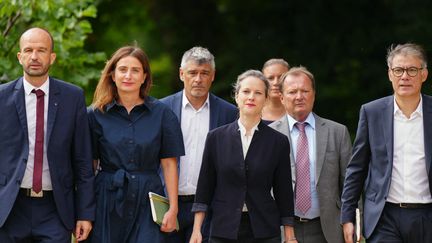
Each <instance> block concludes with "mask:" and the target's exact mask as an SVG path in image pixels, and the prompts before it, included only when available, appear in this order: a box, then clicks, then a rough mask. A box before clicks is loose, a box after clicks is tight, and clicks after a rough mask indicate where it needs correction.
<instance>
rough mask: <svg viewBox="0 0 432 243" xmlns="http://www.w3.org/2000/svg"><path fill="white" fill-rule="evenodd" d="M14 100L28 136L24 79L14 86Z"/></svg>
mask: <svg viewBox="0 0 432 243" xmlns="http://www.w3.org/2000/svg"><path fill="white" fill-rule="evenodd" d="M13 96H14V101H15V106H16V109H17V113H18V117H19V120H20V124H21V126H22V128H23V131H24V134H25V136H26V137H28V127H27V114H26V105H25V98H24V87H23V79H22V78H20V79H18V81H17V83H16V84H15V88H14V93H13Z"/></svg>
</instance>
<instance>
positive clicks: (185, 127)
mask: <svg viewBox="0 0 432 243" xmlns="http://www.w3.org/2000/svg"><path fill="white" fill-rule="evenodd" d="M181 112H182V113H181V129H182V133H183V142H184V146H185V152H186V153H185V155H184V156H181V157H180V173H179V195H195V192H196V188H197V183H198V177H199V173H200V169H201V163H202V156H203V152H204V145H205V140H206V138H207V133H208V132H209V129H210V101H209V96H208V95H207V100H206V101H205V102H204V104H203V105H202V106H201V108H199V109H198V110H195V108H194V107H193V106H192V105H191V104H190V103H189V100H188V99H187V97H186V95H185V92H183V100H182V111H181Z"/></svg>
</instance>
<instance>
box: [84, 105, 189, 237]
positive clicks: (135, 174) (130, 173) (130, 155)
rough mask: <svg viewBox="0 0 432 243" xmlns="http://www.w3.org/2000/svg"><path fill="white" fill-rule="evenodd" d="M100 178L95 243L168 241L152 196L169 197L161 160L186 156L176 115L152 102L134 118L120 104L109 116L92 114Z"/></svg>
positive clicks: (134, 111)
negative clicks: (157, 220) (157, 219)
mask: <svg viewBox="0 0 432 243" xmlns="http://www.w3.org/2000/svg"><path fill="white" fill-rule="evenodd" d="M88 115H89V121H90V128H91V133H92V142H93V144H92V145H93V158H94V159H95V160H97V159H98V160H99V161H100V167H101V171H100V172H99V173H98V174H97V176H96V205H97V206H96V220H95V223H94V228H93V233H92V242H98V243H99V242H104V243H122V242H125V243H126V242H127V243H133V242H164V235H163V233H162V232H161V231H160V227H159V226H158V225H157V224H155V223H154V222H153V220H152V216H151V209H150V202H149V198H148V192H150V191H151V192H155V193H158V194H161V195H163V194H164V188H163V186H162V183H161V179H160V177H159V175H158V169H159V167H160V159H163V158H170V157H179V156H182V155H184V146H183V138H182V134H181V128H180V125H179V122H178V119H177V117H176V116H175V114H174V113H173V112H172V111H171V110H170V109H169V108H168V107H166V106H165V105H164V104H162V103H161V102H159V101H158V100H157V99H155V98H152V97H147V98H146V99H145V101H144V104H142V105H138V106H135V107H134V108H133V109H132V110H131V112H130V113H129V114H128V113H127V111H126V109H125V108H124V107H123V106H122V105H120V104H118V103H117V102H116V101H113V102H112V103H110V104H108V105H107V106H106V111H105V112H104V113H102V112H100V111H99V110H97V109H94V108H89V109H88Z"/></svg>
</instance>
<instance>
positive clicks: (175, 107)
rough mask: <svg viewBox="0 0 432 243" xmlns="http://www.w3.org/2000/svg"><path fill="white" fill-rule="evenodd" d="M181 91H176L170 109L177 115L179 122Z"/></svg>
mask: <svg viewBox="0 0 432 243" xmlns="http://www.w3.org/2000/svg"><path fill="white" fill-rule="evenodd" d="M183 92H184V91H180V92H177V94H175V95H174V101H173V103H172V110H173V112H174V114H175V115H176V116H177V119H178V120H179V122H180V123H181V111H182V105H183V104H182V102H183Z"/></svg>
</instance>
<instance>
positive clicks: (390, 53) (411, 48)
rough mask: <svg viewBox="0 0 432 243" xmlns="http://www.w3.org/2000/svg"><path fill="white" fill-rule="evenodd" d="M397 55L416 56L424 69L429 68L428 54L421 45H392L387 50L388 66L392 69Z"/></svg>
mask: <svg viewBox="0 0 432 243" xmlns="http://www.w3.org/2000/svg"><path fill="white" fill-rule="evenodd" d="M397 55H403V56H415V57H417V58H419V59H420V61H421V62H422V66H421V67H422V68H426V67H427V57H426V52H425V50H424V49H423V47H421V46H420V45H417V44H414V43H405V44H398V45H391V46H390V47H389V48H388V49H387V66H388V67H389V68H392V64H393V59H394V58H395V56H397Z"/></svg>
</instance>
